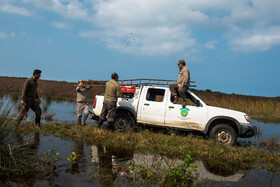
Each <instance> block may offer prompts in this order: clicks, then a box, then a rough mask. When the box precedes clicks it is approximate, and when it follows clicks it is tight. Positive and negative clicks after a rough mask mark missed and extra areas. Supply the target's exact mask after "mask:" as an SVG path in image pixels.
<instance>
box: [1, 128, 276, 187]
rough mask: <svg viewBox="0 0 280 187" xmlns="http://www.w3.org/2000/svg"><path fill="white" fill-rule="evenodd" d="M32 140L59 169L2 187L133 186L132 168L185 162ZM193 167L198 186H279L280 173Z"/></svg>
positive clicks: (128, 150)
mask: <svg viewBox="0 0 280 187" xmlns="http://www.w3.org/2000/svg"><path fill="white" fill-rule="evenodd" d="M29 140H30V142H31V148H33V149H34V150H36V153H37V155H38V156H40V155H41V153H42V152H47V151H49V150H50V149H54V150H55V152H58V153H59V157H61V161H59V163H58V168H57V169H56V171H55V172H54V173H53V174H51V175H47V176H36V177H35V178H34V177H31V178H25V179H12V180H10V179H9V180H4V179H1V181H0V186H18V185H24V186H104V187H107V186H129V185H133V182H134V181H133V180H132V179H133V178H136V179H137V176H139V173H137V172H140V173H141V172H142V171H141V170H139V171H137V170H134V169H133V168H132V167H131V166H141V167H138V168H140V169H141V168H142V169H145V168H152V170H153V171H160V169H163V168H165V169H168V168H169V167H170V166H172V165H174V166H177V165H181V164H182V163H183V161H182V160H178V159H169V158H166V157H164V156H161V155H152V154H142V153H135V152H134V149H133V148H112V147H110V146H103V145H101V144H96V145H87V144H86V143H84V142H81V141H72V140H63V139H61V138H57V137H54V136H45V135H44V134H42V133H39V132H36V133H34V134H31V135H30V138H29ZM25 141H26V140H25ZM72 152H75V153H76V154H77V155H80V156H79V158H78V159H77V162H76V163H73V164H69V162H68V161H67V159H66V158H67V157H68V156H69V155H71V153H72ZM216 163H217V162H216ZM194 164H195V165H197V166H198V180H197V182H196V185H197V186H217V185H218V186H219V185H220V186H225V185H235V186H246V185H252V186H259V184H263V185H272V186H274V185H276V186H277V184H280V176H279V175H278V174H276V173H269V172H267V171H265V170H260V169H253V170H248V171H242V170H239V167H238V166H236V165H232V166H230V167H229V166H225V165H223V164H222V163H220V164H218V165H217V164H211V162H210V161H209V162H208V161H196V162H195V163H194ZM92 176H94V177H92Z"/></svg>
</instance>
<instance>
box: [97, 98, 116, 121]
mask: <svg viewBox="0 0 280 187" xmlns="http://www.w3.org/2000/svg"><path fill="white" fill-rule="evenodd" d="M116 109H117V102H116V101H106V100H104V102H103V107H102V110H101V114H100V119H102V120H105V119H106V116H107V121H108V122H114V119H115V114H116Z"/></svg>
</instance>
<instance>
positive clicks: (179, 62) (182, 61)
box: [178, 59, 186, 65]
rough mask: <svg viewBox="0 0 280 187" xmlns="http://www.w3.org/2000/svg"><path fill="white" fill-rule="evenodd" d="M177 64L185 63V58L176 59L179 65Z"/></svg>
mask: <svg viewBox="0 0 280 187" xmlns="http://www.w3.org/2000/svg"><path fill="white" fill-rule="evenodd" d="M179 64H183V65H186V62H185V60H184V59H180V60H178V65H179Z"/></svg>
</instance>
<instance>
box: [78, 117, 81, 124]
mask: <svg viewBox="0 0 280 187" xmlns="http://www.w3.org/2000/svg"><path fill="white" fill-rule="evenodd" d="M81 120H82V116H79V117H78V125H81Z"/></svg>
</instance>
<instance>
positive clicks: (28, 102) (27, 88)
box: [17, 69, 42, 126]
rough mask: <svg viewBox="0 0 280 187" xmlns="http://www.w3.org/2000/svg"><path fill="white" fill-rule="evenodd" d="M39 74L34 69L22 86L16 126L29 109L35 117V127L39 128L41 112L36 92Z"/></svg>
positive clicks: (39, 71)
mask: <svg viewBox="0 0 280 187" xmlns="http://www.w3.org/2000/svg"><path fill="white" fill-rule="evenodd" d="M41 72H42V71H41V70H38V69H35V70H34V72H33V76H32V77H31V78H29V79H27V80H26V81H25V83H24V85H23V88H22V95H21V101H20V103H21V105H22V107H21V109H20V112H19V115H18V118H17V124H18V125H19V124H20V122H21V120H22V119H23V118H24V116H26V115H27V112H28V110H29V108H31V109H32V110H33V112H35V115H36V118H35V123H36V125H37V126H40V121H41V113H42V110H41V108H40V106H39V104H40V103H41V100H40V99H39V96H38V92H37V85H38V83H37V80H38V79H39V78H40V77H41Z"/></svg>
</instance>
